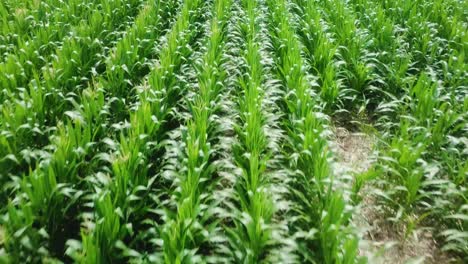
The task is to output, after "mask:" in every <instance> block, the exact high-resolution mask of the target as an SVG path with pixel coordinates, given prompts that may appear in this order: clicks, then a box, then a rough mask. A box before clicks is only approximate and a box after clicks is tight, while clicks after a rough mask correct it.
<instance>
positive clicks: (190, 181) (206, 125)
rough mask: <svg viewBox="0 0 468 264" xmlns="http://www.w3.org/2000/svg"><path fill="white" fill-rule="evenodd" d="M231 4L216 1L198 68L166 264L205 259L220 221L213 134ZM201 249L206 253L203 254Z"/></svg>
mask: <svg viewBox="0 0 468 264" xmlns="http://www.w3.org/2000/svg"><path fill="white" fill-rule="evenodd" d="M230 6H231V1H229V0H216V1H214V5H213V11H212V14H213V17H212V19H211V23H210V36H209V38H208V40H207V42H206V46H207V48H206V51H205V53H204V54H203V56H202V58H201V61H200V62H199V63H198V64H196V66H195V67H196V73H197V80H198V82H197V83H198V85H197V88H198V90H197V91H195V92H196V94H195V95H194V98H193V99H189V102H188V105H189V110H190V114H191V118H190V119H189V120H188V121H187V126H186V130H185V131H184V132H183V135H182V138H183V142H184V144H183V151H182V152H183V155H182V157H183V158H181V162H180V163H181V164H180V167H181V168H179V169H177V171H174V173H175V174H177V175H178V176H179V180H178V181H177V183H178V184H177V188H176V190H175V191H174V194H173V195H174V196H175V197H176V208H177V213H174V212H171V213H170V214H168V215H167V220H166V223H165V226H164V227H163V230H162V232H163V234H162V239H163V243H164V244H163V246H164V262H165V263H190V262H193V261H201V260H203V259H205V258H206V257H209V256H206V253H208V254H210V253H211V252H210V251H211V250H210V247H212V246H210V244H209V242H210V240H211V239H212V236H214V235H215V233H214V232H215V231H216V229H217V222H218V221H213V217H214V215H213V213H214V211H213V210H212V209H213V208H214V207H215V206H216V203H218V202H219V201H218V202H217V201H214V200H212V199H213V196H212V193H211V191H212V189H213V188H214V186H215V185H216V182H217V181H216V179H214V178H213V177H214V176H215V175H214V174H215V172H216V170H217V168H216V167H215V165H214V164H213V162H214V160H213V158H214V157H213V154H214V149H213V147H214V146H213V145H214V144H213V143H214V142H213V140H214V138H213V136H214V135H213V133H215V132H216V130H217V129H216V128H215V127H214V126H215V125H216V123H215V122H214V120H213V115H214V114H215V112H216V111H219V109H216V108H217V106H216V104H217V102H216V101H217V100H219V93H220V92H221V90H222V89H223V83H224V78H225V72H224V71H223V70H222V69H221V68H220V66H221V63H222V56H221V54H222V51H223V50H224V42H225V39H224V38H225V28H226V22H227V19H228V18H229V17H228V16H229V10H230ZM218 107H219V106H218ZM212 144H213V145H212ZM210 190H211V191H210ZM216 232H217V231H216ZM201 248H203V249H204V250H203V251H204V252H198V251H199V250H198V249H201Z"/></svg>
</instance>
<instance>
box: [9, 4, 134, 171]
mask: <svg viewBox="0 0 468 264" xmlns="http://www.w3.org/2000/svg"><path fill="white" fill-rule="evenodd" d="M137 3H139V2H137V1H136V0H135V1H133V2H131V1H129V2H128V3H127V2H126V1H117V2H115V3H113V4H110V3H107V5H111V6H110V7H108V8H110V9H111V10H112V11H110V12H112V14H113V15H112V14H111V13H108V14H106V13H104V14H103V13H102V12H100V11H94V12H93V15H92V16H91V18H90V20H89V21H88V22H87V23H84V22H83V23H81V24H80V26H79V27H78V28H77V29H76V31H77V36H71V37H70V38H67V39H66V40H65V42H64V45H63V46H62V47H61V48H59V49H58V51H57V54H56V55H57V57H56V59H55V60H53V62H52V63H51V64H50V65H49V66H46V67H44V68H43V69H42V71H41V72H40V73H39V72H36V73H34V74H35V75H34V77H35V78H34V79H31V80H30V81H29V85H28V88H30V90H29V91H28V90H26V91H25V92H24V93H22V94H23V96H27V98H30V99H31V104H29V105H26V107H25V106H24V105H23V103H22V102H20V103H18V104H12V105H11V106H12V107H15V106H17V107H21V108H23V109H25V108H26V109H27V107H31V106H32V109H31V110H36V109H37V108H40V109H38V110H41V111H39V112H38V113H39V114H41V115H43V116H39V118H37V117H34V116H35V115H36V112H34V111H27V112H25V115H17V114H14V115H15V116H17V118H15V119H16V120H15V123H16V124H17V125H18V126H11V124H8V123H2V126H4V127H6V129H5V130H6V131H9V132H10V133H9V134H8V137H9V138H10V140H13V141H14V142H17V145H16V146H15V147H16V152H13V153H8V154H6V155H7V156H10V157H15V158H16V160H18V161H19V163H23V162H24V161H23V160H21V155H19V154H20V153H18V152H19V151H21V150H23V148H24V147H27V146H28V145H33V144H37V143H39V142H42V141H43V139H41V136H42V135H41V134H46V133H48V130H49V129H48V128H49V127H50V126H52V127H53V126H54V125H55V124H56V121H57V119H59V118H62V117H63V114H64V112H65V111H66V110H68V109H69V108H68V109H67V107H68V104H69V102H70V101H74V100H76V98H77V97H78V98H79V96H77V94H80V93H81V90H80V89H83V87H85V86H86V85H87V83H88V81H89V80H88V76H89V75H90V72H91V71H90V70H91V66H92V65H93V64H95V63H96V61H97V60H98V56H99V54H100V52H103V50H104V48H105V45H108V44H110V43H111V41H112V40H114V39H115V38H117V37H118V35H117V34H109V35H107V37H104V36H106V35H105V34H107V32H108V31H110V30H111V29H113V28H114V27H115V25H117V23H121V22H122V21H119V20H118V18H122V19H127V20H128V19H130V18H129V17H131V15H132V14H133V13H134V12H135V9H136V7H137V6H138V5H137ZM127 4H128V6H127ZM129 7H130V8H129ZM113 16H115V17H113ZM123 21H125V20H123ZM124 25H125V24H124ZM94 39H103V40H105V41H103V43H101V42H98V41H94ZM67 89H68V91H67ZM68 92H71V93H68ZM46 95H47V96H46ZM36 100H38V101H36ZM67 103H68V104H67ZM49 104H50V105H54V107H47V108H44V107H43V105H49ZM6 109H7V110H10V109H8V108H6ZM20 111H21V110H20ZM15 112H16V113H17V110H15V109H11V110H10V113H5V114H7V115H12V114H13V113H15ZM31 121H37V122H31ZM15 123H13V124H15ZM24 126H30V127H36V131H37V132H35V133H33V134H31V135H30V136H28V137H26V138H24V139H23V140H18V138H16V136H20V134H18V135H17V134H15V133H14V132H15V131H17V130H18V129H19V128H21V127H24ZM37 135H38V136H39V139H38V138H37ZM46 138H47V135H46ZM36 139H38V140H37V141H36ZM46 142H47V140H46ZM40 147H43V145H42V146H40ZM28 163H31V162H28ZM17 168H18V169H22V170H19V171H18V172H19V173H21V172H25V171H26V170H27V168H28V167H27V166H23V167H17Z"/></svg>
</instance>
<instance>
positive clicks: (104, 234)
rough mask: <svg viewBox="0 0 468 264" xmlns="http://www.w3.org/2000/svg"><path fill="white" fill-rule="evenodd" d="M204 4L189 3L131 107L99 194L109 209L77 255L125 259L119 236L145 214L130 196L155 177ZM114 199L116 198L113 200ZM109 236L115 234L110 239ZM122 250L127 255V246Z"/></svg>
mask: <svg viewBox="0 0 468 264" xmlns="http://www.w3.org/2000/svg"><path fill="white" fill-rule="evenodd" d="M200 6H201V2H200V1H196V0H194V1H187V2H185V3H184V4H183V6H182V8H181V10H180V12H179V15H178V17H177V20H176V22H175V23H174V25H173V26H172V29H171V31H170V32H169V33H168V36H167V43H166V44H165V46H164V47H163V49H162V50H161V53H160V56H159V64H158V65H156V66H155V68H154V69H153V70H152V71H151V73H150V74H149V76H148V87H144V90H143V91H141V93H140V96H139V97H140V102H139V104H138V105H137V107H136V109H135V111H133V112H131V113H130V126H129V128H128V131H127V132H126V133H124V132H122V134H121V136H120V145H119V148H118V150H117V151H116V153H115V154H113V155H114V157H113V158H112V163H113V164H112V173H113V176H114V179H113V181H112V183H111V184H110V185H109V186H108V190H107V191H104V192H102V193H98V194H97V196H98V198H97V199H96V201H95V204H96V206H98V207H103V208H106V209H105V210H102V211H98V212H96V216H95V217H96V220H95V221H96V226H95V227H94V229H93V230H91V232H90V233H89V234H86V233H83V241H86V245H83V248H82V250H83V251H82V253H81V254H78V256H77V257H78V259H79V261H82V262H89V261H97V262H99V263H105V262H107V261H111V260H117V259H122V257H123V256H122V255H121V254H114V255H112V254H111V253H112V252H115V253H118V252H119V251H120V249H119V247H117V246H118V244H115V243H114V242H113V241H119V240H123V239H125V237H128V236H132V235H134V234H132V229H131V226H132V222H131V220H130V219H131V218H132V217H136V216H135V214H144V212H134V211H132V210H131V206H130V205H131V203H132V202H134V201H133V200H132V199H130V198H131V197H132V195H133V196H136V195H137V193H136V192H137V191H138V189H139V188H140V186H143V188H145V186H146V185H147V184H148V183H149V180H150V179H149V176H148V175H147V174H148V165H146V164H147V163H148V159H149V154H151V152H152V151H151V148H153V147H152V146H153V145H154V144H157V143H154V142H159V141H161V140H162V139H163V136H164V133H165V131H164V130H163V129H164V126H163V124H164V122H165V121H166V120H167V118H168V115H169V114H170V111H171V109H172V108H173V107H174V105H175V104H174V101H173V100H176V97H177V95H178V93H179V91H178V90H177V86H176V85H177V79H176V74H177V72H178V70H180V67H181V64H182V62H183V61H184V60H185V58H186V57H187V56H188V55H190V52H191V51H190V49H189V48H188V47H187V45H189V43H190V42H191V39H192V38H193V37H194V31H193V30H192V31H191V30H190V25H191V23H193V22H194V21H196V20H197V19H198V18H199V17H200V15H201V9H200ZM163 96H164V97H163ZM166 96H167V97H166ZM109 199H110V201H111V202H108V200H109ZM135 202H137V201H135ZM136 207H138V204H137V206H136ZM100 212H102V214H100ZM116 219H119V220H118V221H117V220H116ZM108 237H111V238H113V239H112V240H107V239H108ZM104 238H105V241H103V240H104ZM103 243H104V244H103ZM128 250H129V249H128ZM96 252H97V253H96ZM131 252H133V253H134V254H131V255H128V256H125V257H127V258H129V257H138V256H140V255H139V253H138V252H135V251H134V250H133V251H131ZM122 253H123V254H124V255H125V250H124V252H122ZM96 255H97V257H96Z"/></svg>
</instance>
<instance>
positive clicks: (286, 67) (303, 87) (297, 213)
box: [268, 1, 357, 263]
mask: <svg viewBox="0 0 468 264" xmlns="http://www.w3.org/2000/svg"><path fill="white" fill-rule="evenodd" d="M268 6H269V9H270V12H271V14H270V19H271V20H270V24H271V25H278V26H277V27H272V28H271V35H272V36H273V49H274V50H275V52H276V53H277V54H278V58H277V62H276V63H277V68H278V75H279V77H280V79H281V80H282V82H283V83H284V86H285V89H286V92H285V94H286V97H285V101H286V103H285V106H286V109H285V111H286V112H287V113H288V119H287V120H285V122H286V124H287V125H286V126H287V128H288V131H289V132H290V133H289V142H287V145H288V148H289V151H291V152H292V153H293V154H292V156H291V160H290V164H289V166H290V167H291V169H292V172H293V176H292V177H293V178H292V179H291V180H290V183H289V184H290V199H291V201H292V203H293V207H294V208H293V209H292V210H291V211H292V212H291V214H292V215H291V220H290V228H291V231H292V232H293V234H294V235H295V237H296V241H297V244H298V254H300V256H301V258H302V259H303V260H305V261H307V262H312V263H313V262H322V263H354V262H355V261H356V260H357V242H356V239H357V238H356V237H355V236H354V235H353V233H352V230H346V229H348V228H349V227H347V226H348V222H349V218H350V215H351V214H350V212H349V211H347V208H346V206H345V205H346V200H344V197H343V195H342V193H341V192H339V191H337V190H335V189H334V179H333V176H332V175H333V172H332V170H331V167H330V164H329V155H330V152H329V151H328V146H327V140H326V135H325V132H324V126H323V125H324V121H323V120H321V118H320V117H319V116H320V114H319V113H316V109H315V101H314V100H313V97H312V96H313V94H312V91H311V88H312V87H311V86H310V84H309V83H308V82H307V81H308V77H307V76H306V74H305V73H304V68H303V67H302V64H303V63H302V57H301V52H300V51H301V48H300V45H299V42H298V40H297V37H296V35H295V34H294V32H293V30H292V27H291V25H290V19H289V15H288V13H289V10H288V7H287V5H286V3H285V1H268ZM350 231H351V232H350Z"/></svg>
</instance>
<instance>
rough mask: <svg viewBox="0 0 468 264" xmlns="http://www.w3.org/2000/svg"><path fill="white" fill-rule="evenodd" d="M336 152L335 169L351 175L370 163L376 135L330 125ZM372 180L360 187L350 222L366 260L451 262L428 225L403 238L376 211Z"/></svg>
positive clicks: (371, 261) (398, 230)
mask: <svg viewBox="0 0 468 264" xmlns="http://www.w3.org/2000/svg"><path fill="white" fill-rule="evenodd" d="M333 131H334V138H333V142H332V144H333V145H334V149H335V153H336V156H337V164H336V165H337V167H338V170H337V171H338V173H340V174H342V175H341V176H342V177H348V178H349V177H350V176H352V175H353V174H355V173H362V172H365V171H367V170H368V169H369V168H370V167H371V166H372V160H373V159H372V157H373V149H374V145H375V139H374V138H373V137H372V136H371V135H367V134H364V133H356V132H350V131H348V130H347V129H346V128H343V127H336V128H334V129H333ZM371 184H372V183H368V184H367V186H365V187H364V188H363V189H362V190H361V193H360V194H361V196H362V198H363V200H362V202H361V204H360V205H359V206H357V207H356V212H355V216H354V218H353V223H354V224H355V225H356V227H357V228H358V230H359V232H360V234H361V237H362V241H361V243H360V255H361V256H366V257H367V258H368V260H369V263H382V264H387V263H388V264H402V263H438V264H442V263H450V261H451V260H450V258H449V257H448V256H447V255H446V254H445V253H444V252H442V251H441V250H440V249H439V248H438V246H437V243H436V241H435V239H434V238H433V235H432V232H431V231H430V230H427V229H422V228H421V229H418V230H416V231H414V232H413V233H412V235H411V236H409V237H408V238H406V239H404V235H403V234H404V230H403V229H402V228H401V227H398V226H395V225H392V224H390V223H389V221H386V220H385V219H383V217H382V216H381V215H380V214H379V213H378V210H377V205H376V203H375V200H374V198H373V196H372V191H371V190H372V186H371Z"/></svg>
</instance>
